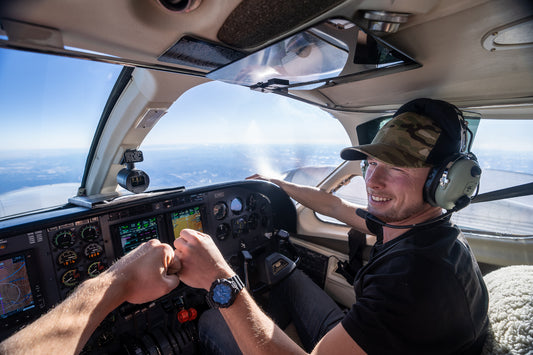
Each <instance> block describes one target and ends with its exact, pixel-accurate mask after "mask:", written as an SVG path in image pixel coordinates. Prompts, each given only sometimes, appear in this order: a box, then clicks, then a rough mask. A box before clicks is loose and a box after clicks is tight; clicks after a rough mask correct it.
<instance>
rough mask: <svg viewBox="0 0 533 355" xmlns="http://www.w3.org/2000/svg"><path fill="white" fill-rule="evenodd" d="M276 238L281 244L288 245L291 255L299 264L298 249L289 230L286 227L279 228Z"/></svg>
mask: <svg viewBox="0 0 533 355" xmlns="http://www.w3.org/2000/svg"><path fill="white" fill-rule="evenodd" d="M275 238H276V239H277V240H278V241H279V242H280V244H285V245H286V246H287V249H288V251H289V252H290V254H291V257H292V258H295V259H296V260H294V263H295V264H296V265H298V264H299V263H300V256H299V255H298V251H297V250H296V248H295V246H294V245H293V244H292V243H291V240H290V234H289V232H287V231H286V230H284V229H280V230H277V231H276V234H275Z"/></svg>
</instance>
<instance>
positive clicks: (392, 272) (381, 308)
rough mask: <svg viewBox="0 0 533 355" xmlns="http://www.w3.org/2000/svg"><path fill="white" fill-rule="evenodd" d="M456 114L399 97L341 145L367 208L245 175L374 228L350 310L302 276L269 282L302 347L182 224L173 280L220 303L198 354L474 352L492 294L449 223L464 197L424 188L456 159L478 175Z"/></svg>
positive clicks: (204, 240) (205, 240)
mask: <svg viewBox="0 0 533 355" xmlns="http://www.w3.org/2000/svg"><path fill="white" fill-rule="evenodd" d="M461 120H464V118H462V116H461V115H460V111H459V110H458V109H457V108H455V106H453V105H451V104H449V103H447V102H444V101H440V100H431V99H417V100H414V101H411V102H409V103H407V104H405V105H404V106H402V107H401V108H400V109H399V110H398V111H397V112H396V114H395V115H394V118H393V119H392V120H391V121H389V122H388V123H387V124H386V125H385V126H384V127H383V128H382V129H381V130H380V131H379V132H378V134H377V135H376V137H375V138H374V140H373V141H372V143H371V144H367V145H361V146H356V147H350V148H346V149H344V150H343V151H342V153H341V157H343V158H344V159H347V160H361V159H363V160H364V161H366V162H367V164H366V165H367V167H366V173H365V183H366V190H367V194H368V210H367V211H362V210H359V211H358V209H357V207H356V206H355V205H353V204H351V203H350V202H348V201H344V200H342V199H340V198H338V197H336V196H334V195H332V194H328V193H326V192H324V191H321V190H319V189H316V188H313V187H306V186H301V185H296V184H293V183H290V182H286V181H282V180H277V179H269V178H266V177H264V176H260V175H254V176H252V177H250V178H252V179H262V180H267V181H271V182H273V183H275V184H277V185H279V186H280V187H281V188H282V189H283V190H284V191H286V192H287V194H288V195H290V196H291V197H292V198H294V199H295V200H296V201H298V202H300V203H302V204H304V205H306V206H308V207H310V208H311V209H313V210H315V211H317V212H319V213H322V214H325V215H329V216H332V217H334V218H336V219H338V220H340V221H342V222H345V223H346V224H348V225H350V226H352V227H354V228H356V229H358V230H360V231H362V232H364V233H372V234H375V235H377V242H376V243H375V245H374V246H373V248H372V251H371V254H370V260H369V261H368V263H367V264H366V265H365V266H364V267H363V268H362V269H360V270H359V272H358V274H357V276H356V278H355V282H354V289H355V294H356V300H357V301H356V303H355V304H353V305H352V308H351V309H350V310H349V311H348V312H347V313H346V314H344V313H343V312H342V310H340V309H339V307H338V306H337V305H336V304H334V302H332V301H327V297H326V296H324V292H323V290H322V289H320V288H318V287H316V285H314V284H313V283H312V282H311V281H310V279H308V278H304V277H303V276H302V274H301V273H293V274H291V276H290V277H288V278H287V279H286V280H284V281H283V282H282V283H281V284H280V285H277V286H275V287H274V290H273V292H274V294H275V295H277V296H278V297H271V301H272V302H274V303H275V302H276V301H277V302H278V304H279V305H278V306H277V308H278V309H281V310H283V313H284V315H285V318H287V317H289V318H291V320H292V321H293V322H294V325H295V327H296V329H297V331H298V335H299V337H300V339H301V340H302V344H303V347H304V349H301V348H300V347H299V346H298V345H297V344H296V343H294V342H293V341H292V340H291V338H289V337H288V336H287V335H286V334H285V333H284V332H283V331H282V330H281V328H279V327H278V325H276V323H275V322H274V320H276V321H278V319H277V318H276V317H277V315H275V313H276V312H272V313H270V309H271V305H267V307H265V310H266V311H267V312H269V315H267V314H266V313H265V311H263V309H262V308H260V307H259V306H258V305H257V303H256V302H255V301H254V299H253V298H252V297H251V296H250V294H249V293H248V291H247V290H246V289H245V288H243V287H242V282H240V280H239V279H238V276H236V275H235V272H234V271H233V270H232V269H231V268H230V267H229V266H228V264H227V263H226V262H225V261H224V258H223V257H222V255H221V254H220V252H219V251H218V249H217V247H216V246H215V244H214V242H213V240H212V239H211V238H210V237H209V236H208V235H206V234H203V233H200V232H196V231H190V230H185V231H183V232H182V233H181V238H179V239H177V240H176V241H175V243H174V245H175V248H176V255H177V256H178V258H179V259H180V261H181V264H182V269H181V271H180V278H181V280H182V281H183V282H185V283H186V284H188V285H190V286H193V287H198V288H203V289H205V290H208V291H210V292H209V297H211V298H212V299H213V301H212V302H210V304H211V306H212V307H213V308H218V310H216V309H215V310H210V311H207V312H205V313H204V314H203V315H202V317H201V318H200V323H199V326H200V338H201V340H202V344H203V346H204V347H205V349H204V352H205V353H218V354H235V353H239V349H240V352H242V353H244V354H285V353H294V354H298V353H304V350H305V351H307V352H311V353H313V354H364V353H367V354H397V353H399V354H479V353H480V352H481V350H482V346H483V343H484V339H485V335H486V332H487V327H488V317H487V308H488V294H487V290H486V287H485V284H484V282H483V278H482V275H481V272H480V270H479V267H478V265H477V263H476V261H475V259H474V257H473V254H472V253H471V250H470V248H469V246H468V244H467V242H466V240H465V238H464V237H463V235H462V234H461V231H460V230H459V229H458V228H457V227H456V226H454V225H453V224H452V223H450V220H449V219H450V216H451V213H452V212H454V211H456V210H458V209H460V208H462V207H464V206H466V205H467V204H468V202H469V201H470V199H469V198H468V196H467V197H466V198H459V199H458V200H457V201H454V203H452V204H453V205H454V206H452V207H449V206H446V207H442V206H440V205H439V204H438V203H435V201H434V200H435V199H436V198H435V196H426V195H427V194H428V192H427V191H425V190H428V185H434V184H431V183H432V182H433V181H432V178H434V176H433V175H435V169H440V167H441V166H442V165H443V164H444V165H446V166H453V165H454V164H455V162H456V161H457V160H458V159H459V158H460V159H466V161H463V162H462V163H466V166H467V167H468V169H470V172H469V174H471V175H472V176H474V177H476V176H477V178H479V174H480V173H481V171H480V169H479V166H477V165H476V164H477V162H475V159H474V163H472V162H469V161H468V160H469V159H470V158H471V156H470V155H469V154H463V153H465V135H466V133H465V132H464V129H465V123H464V121H461ZM450 157H452V159H450ZM457 157H459V158H457ZM455 169H459V168H455ZM437 185H438V184H437ZM472 187H473V186H470V187H469V188H472ZM465 189H466V188H465ZM466 190H468V189H466ZM469 193H470V194H471V191H470V192H469ZM448 207H449V208H448ZM443 209H447V210H448V212H447V213H444V214H443ZM291 285H292V287H291ZM280 288H282V289H284V290H282V291H280V290H279V289H280ZM272 308H274V309H275V308H276V307H272ZM222 320H223V321H222Z"/></svg>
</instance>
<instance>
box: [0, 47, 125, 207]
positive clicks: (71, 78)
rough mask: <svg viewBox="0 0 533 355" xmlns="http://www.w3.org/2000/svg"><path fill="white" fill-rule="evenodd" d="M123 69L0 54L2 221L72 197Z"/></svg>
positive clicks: (41, 56)
mask: <svg viewBox="0 0 533 355" xmlns="http://www.w3.org/2000/svg"><path fill="white" fill-rule="evenodd" d="M120 70H121V67H120V66H116V65H111V64H104V63H97V62H91V61H86V60H77V59H72V58H65V57H58V56H50V55H45V54H38V53H31V52H22V51H15V50H9V49H0V78H2V83H1V85H0V107H2V111H1V115H2V118H1V121H2V129H1V130H0V157H1V159H0V217H3V216H9V215H13V214H17V213H21V212H26V211H30V210H36V209H40V208H46V207H51V206H56V205H61V204H64V203H66V202H67V200H68V198H69V197H72V196H75V195H76V192H77V188H78V187H79V186H80V181H81V178H82V175H83V170H84V168H85V160H86V158H87V152H88V150H89V147H90V145H91V141H92V138H93V134H94V131H95V129H96V127H97V125H98V120H99V119H100V115H101V114H102V110H103V108H104V105H105V103H106V101H107V97H108V96H109V93H110V91H111V89H112V88H113V85H114V83H115V81H116V79H117V76H118V74H119V73H120Z"/></svg>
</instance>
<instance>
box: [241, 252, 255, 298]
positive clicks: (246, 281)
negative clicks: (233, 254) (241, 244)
mask: <svg viewBox="0 0 533 355" xmlns="http://www.w3.org/2000/svg"><path fill="white" fill-rule="evenodd" d="M241 253H242V256H243V259H244V285H245V286H246V289H247V290H248V291H251V290H250V278H249V276H248V275H249V272H248V264H249V263H250V262H251V261H252V254H250V252H249V251H248V250H241Z"/></svg>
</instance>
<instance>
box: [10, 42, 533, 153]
mask: <svg viewBox="0 0 533 355" xmlns="http://www.w3.org/2000/svg"><path fill="white" fill-rule="evenodd" d="M120 69H121V67H120V66H117V65H112V64H106V63H97V62H91V61H86V60H73V59H70V58H63V57H53V56H46V55H43V54H37V53H30V52H19V51H13V50H8V49H0V107H1V111H0V122H1V123H2V128H1V129H0V153H1V152H2V151H5V150H22V149H29V150H33V149H75V148H82V149H88V147H89V146H90V143H91V140H92V135H93V132H94V130H95V129H96V126H97V124H98V120H99V118H100V115H101V113H102V109H103V107H104V105H105V102H106V100H107V97H108V95H109V92H110V91H111V89H112V87H113V85H114V83H115V81H116V78H117V77H118V74H119V72H120ZM206 97H208V100H207V101H206V99H205V98H206ZM513 124H514V126H513V127H512V129H509V128H508V125H509V122H505V123H502V122H498V121H488V120H487V121H482V124H481V125H480V128H479V130H478V137H481V136H483V139H482V140H481V141H480V140H479V139H478V140H476V141H475V143H474V148H476V147H477V148H478V149H480V148H484V149H487V148H488V149H494V148H498V149H501V150H515V149H526V150H528V151H533V140H531V138H530V136H531V133H533V120H527V121H526V120H524V121H515V122H514V123H513ZM202 141H204V142H208V141H209V142H216V143H237V142H240V143H248V144H267V143H286V142H293V143H294V142H306V143H309V142H313V143H319V142H323V143H345V144H348V138H347V136H346V134H345V133H344V129H343V128H342V126H341V125H340V123H339V122H338V121H336V120H335V119H333V118H332V117H331V116H330V115H329V114H327V113H325V112H323V111H321V110H320V109H318V108H316V107H313V106H310V105H307V104H304V103H300V102H296V101H294V100H290V99H288V98H285V97H282V96H279V95H275V94H264V93H259V92H255V91H251V90H249V89H248V88H245V87H240V86H235V85H229V84H224V83H218V82H212V83H207V84H204V85H201V86H199V87H196V88H193V89H191V90H189V91H188V92H186V93H185V94H184V95H182V97H181V98H180V99H179V100H178V101H177V102H176V103H175V104H174V105H173V106H172V107H171V109H170V110H169V112H168V113H167V114H166V115H165V116H163V117H162V118H161V120H160V122H159V123H158V124H157V125H156V127H155V128H154V129H153V130H152V132H150V134H149V135H148V137H147V138H146V140H145V142H144V143H143V144H144V145H146V146H151V145H152V146H153V145H165V144H176V143H198V142H202Z"/></svg>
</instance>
